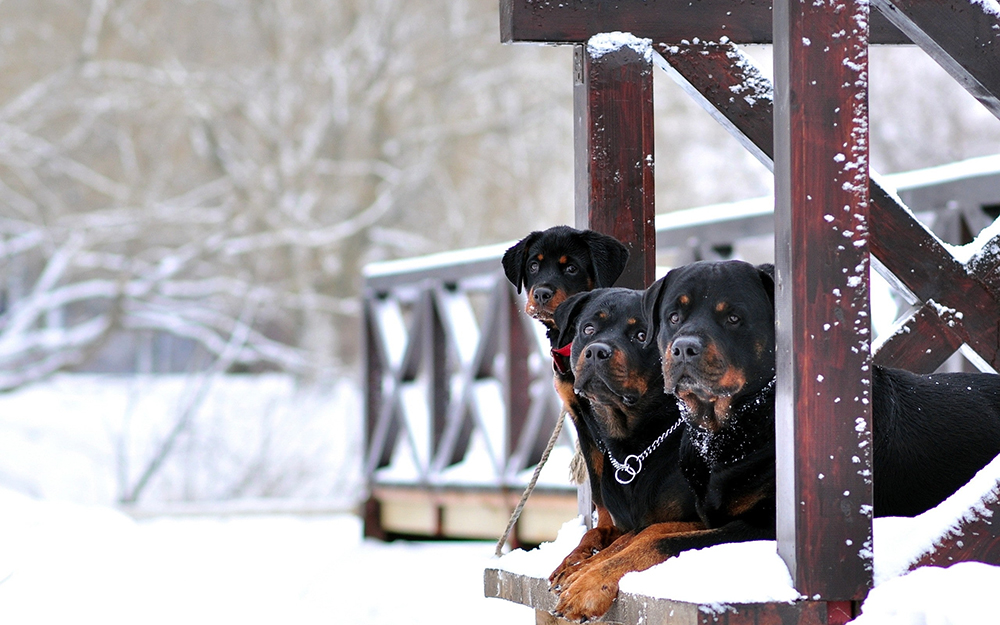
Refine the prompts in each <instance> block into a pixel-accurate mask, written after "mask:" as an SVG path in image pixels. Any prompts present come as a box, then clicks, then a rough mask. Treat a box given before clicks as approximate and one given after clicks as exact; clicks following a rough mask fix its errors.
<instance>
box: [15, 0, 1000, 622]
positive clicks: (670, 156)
mask: <svg viewBox="0 0 1000 625" xmlns="http://www.w3.org/2000/svg"><path fill="white" fill-rule="evenodd" d="M750 53H751V55H753V56H755V57H757V58H759V59H760V60H761V63H762V64H764V65H768V64H769V51H768V50H767V49H766V48H754V49H751V50H750ZM571 66H572V53H571V51H570V49H568V48H556V47H541V46H532V45H525V46H501V45H500V43H499V33H498V11H497V3H496V1H495V0H420V1H416V0H255V1H253V2H244V1H242V0H183V1H165V0H6V1H4V2H0V492H3V493H6V495H5V497H6V499H5V501H7V502H8V504H7V510H8V511H9V510H14V509H18V510H26V509H28V508H27V507H30V505H34V504H29V503H27V502H28V501H32V500H28V499H19V498H18V497H20V495H26V496H29V497H31V498H33V499H35V500H39V499H40V500H48V501H55V500H59V501H68V502H73V503H75V504H87V505H99V506H106V507H115V506H124V507H126V508H127V509H128V510H129V511H131V512H132V513H133V514H135V515H137V516H149V515H155V514H158V513H160V512H163V511H177V510H181V509H185V510H190V509H195V508H196V509H199V510H202V511H212V510H216V511H218V510H229V511H239V510H256V511H261V510H277V511H284V512H289V513H302V512H337V511H340V512H343V511H348V512H349V511H350V510H352V508H353V506H354V505H355V504H356V503H357V502H358V500H359V498H360V497H361V496H362V485H361V483H360V455H361V454H360V453H359V449H360V448H361V446H362V441H361V436H362V435H361V431H362V427H361V401H360V392H359V381H360V379H361V377H362V376H361V372H360V371H359V368H360V358H359V350H360V335H361V333H360V332H359V328H360V323H359V319H358V315H359V311H360V305H359V299H358V297H359V285H360V273H361V268H362V266H363V265H365V264H366V263H368V262H371V261H378V260H385V259H392V258H400V257H407V256H413V255H420V254H425V253H431V252H437V251H443V250H450V249H456V248H465V247H471V246H475V245H481V244H488V243H498V242H502V241H507V240H513V239H516V238H519V237H520V236H522V235H523V234H524V233H526V232H527V231H529V230H530V229H537V228H544V227H547V226H549V225H553V224H557V223H571V222H572V219H573V207H572V201H573V193H572V163H573V154H572V73H571V71H572V68H571ZM871 89H872V93H871V98H872V99H871V115H872V124H871V145H872V159H871V161H872V164H873V167H874V169H876V170H877V171H879V172H880V173H890V172H896V171H902V170H908V169H915V168H920V167H927V166H932V165H937V164H941V163H947V162H950V161H954V160H958V159H963V158H969V157H974V156H979V155H985V154H993V153H998V152H1000V123H998V121H997V120H996V119H995V118H994V117H992V116H991V115H990V114H989V113H988V112H987V111H986V110H985V109H984V108H983V107H982V106H981V105H979V104H978V103H977V102H975V101H974V100H973V99H972V98H971V97H970V96H968V94H966V93H965V92H964V91H962V89H961V88H960V87H959V86H958V85H957V84H956V83H955V82H954V81H952V80H951V79H950V78H949V77H948V76H947V75H946V74H945V73H944V72H943V71H942V70H941V69H940V68H939V67H937V66H936V65H935V64H934V63H933V62H932V61H930V60H929V59H928V58H927V57H926V56H925V55H924V54H923V53H922V52H920V51H919V50H917V49H914V48H891V49H890V48H880V49H873V50H872V65H871ZM655 107H656V110H657V146H656V156H657V206H658V210H659V211H660V212H664V211H670V210H676V209H683V208H691V207H694V206H699V205H702V204H708V203H716V202H725V201H730V200H737V199H742V198H749V197H757V196H761V195H765V194H767V193H768V192H769V190H770V184H771V182H770V175H769V173H768V172H767V171H766V170H765V169H764V168H763V167H762V166H761V165H760V164H759V163H757V162H756V161H755V160H754V159H753V158H752V157H751V156H750V155H749V154H746V153H745V152H744V151H743V150H742V148H740V147H739V146H738V145H737V144H736V142H735V141H733V140H732V139H731V138H730V137H728V135H726V133H725V132H724V131H723V130H722V129H721V128H719V127H717V126H716V124H715V122H714V121H712V120H711V119H710V118H709V117H708V115H706V114H705V113H704V112H703V111H701V110H700V109H699V108H698V107H697V105H695V104H694V103H693V102H692V101H690V100H689V99H688V98H687V97H686V96H685V95H684V94H683V93H682V92H681V90H680V89H679V88H677V87H676V86H675V85H673V84H672V83H671V82H670V81H669V79H668V78H667V77H666V76H665V75H657V77H656V91H655ZM15 493H18V495H15ZM12 502H18V503H16V505H15V503H12ZM185 506H187V508H185ZM191 506H194V507H195V508H191ZM199 506H200V508H199ZM32 509H33V508H32ZM60 510H62V509H60ZM64 512H65V511H64V510H63V512H61V514H62V513H64ZM4 514H5V510H4V508H0V516H3V515H4ZM33 514H34V513H33ZM39 514H40V513H39ZM338 518H339V520H338V521H337V523H340V525H337V526H336V527H338V528H340V529H339V530H336V531H345V530H343V526H344V523H347V527H349V530H346V531H348V533H353V534H352V535H354V539H353V540H354V541H355V543H357V541H358V539H357V537H356V534H357V533H358V532H357V524H356V523H355V522H354V521H345V519H344V518H343V517H338ZM116 522H117V521H116ZM13 527H15V528H16V527H20V526H18V525H17V524H16V523H15V524H14V526H13ZM31 527H36V529H37V524H36V525H32V526H31ZM144 527H145V531H151V530H150V527H154V528H155V527H157V526H155V525H154V526H150V525H146V526H144ZM331 527H332V526H331ZM21 529H22V530H23V529H24V528H23V527H22V528H21ZM25 531H27V530H25ZM291 531H292V532H295V531H298V530H294V529H293V530H291ZM329 531H331V532H333V531H334V529H330V530H329ZM29 533H30V532H29ZM279 533H280V531H279ZM39 536H40V537H42V536H44V534H39ZM16 538H17V535H11V534H10V533H7V532H5V533H4V535H3V536H2V537H0V544H3V543H5V542H6V541H10V540H14V539H16ZM39 541H40V542H46V539H45V538H39ZM249 542H254V541H253V540H250V541H249ZM355 547H357V544H355ZM305 551H306V552H308V548H306V549H305ZM487 552H488V549H487V550H484V551H483V553H484V554H486V553H487ZM0 553H3V552H2V551H0ZM26 553H28V557H29V559H30V558H31V553H30V552H26ZM394 553H395V554H396V555H395V556H393V557H398V555H399V552H394ZM220 557H221V556H220ZM330 557H333V558H334V559H336V558H337V557H340V556H338V555H337V554H336V553H333V555H332V556H330ZM5 566H6V565H5ZM11 566H12V568H11V570H12V571H14V570H16V568H17V567H14V566H13V565H11ZM55 566H59V565H57V564H53V567H55ZM7 573H8V572H7V571H0V578H3V577H4V575H7ZM11 575H13V577H10V578H9V579H8V580H7V581H6V582H0V596H5V597H7V600H9V599H10V597H11V596H12V595H13V591H10V592H7V593H4V592H3V588H4V586H7V587H8V588H10V587H11V586H12V585H13V584H14V583H15V582H16V579H17V576H16V575H15V574H14V573H11ZM29 586H30V584H29ZM472 587H473V588H474V589H475V588H478V586H477V585H476V584H475V583H474V584H472ZM22 590H23V588H22ZM43 594H44V593H43ZM19 596H21V597H25V596H27V597H31V596H33V595H31V594H30V593H29V594H27V595H25V594H23V592H22V593H21V594H20V595H19ZM31 605H34V604H31ZM497 605H499V604H497ZM3 609H4V608H0V610H3ZM26 609H27V608H26ZM333 609H336V608H335V607H334V608H333ZM25 613H26V614H28V613H30V610H28V611H27V612H25ZM369 616H370V615H369ZM523 617H524V618H525V619H528V618H530V613H528V612H525V613H524V615H523ZM25 618H26V619H27V620H24V621H19V622H48V621H46V620H45V619H44V618H42V619H41V620H39V619H37V618H36V619H34V620H32V619H31V618H28V617H25ZM3 620H4V622H8V620H7V619H3ZM445 621H447V619H445ZM11 622H14V621H11ZM343 622H367V621H366V620H365V618H360V620H356V621H354V619H351V618H349V619H348V620H347V621H343ZM373 622H374V621H373ZM414 622H416V621H414Z"/></svg>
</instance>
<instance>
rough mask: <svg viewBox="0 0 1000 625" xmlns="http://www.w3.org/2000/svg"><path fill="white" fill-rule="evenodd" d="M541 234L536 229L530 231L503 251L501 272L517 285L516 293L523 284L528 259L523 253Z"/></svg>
mask: <svg viewBox="0 0 1000 625" xmlns="http://www.w3.org/2000/svg"><path fill="white" fill-rule="evenodd" d="M541 234H542V233H541V232H537V231H536V232H532V233H531V234H529V235H528V236H526V237H524V238H523V239H521V240H520V241H518V242H517V243H516V244H515V245H514V246H513V247H511V248H510V249H508V250H507V251H506V252H504V253H503V259H502V260H501V261H500V262H501V263H502V264H503V272H504V274H506V276H507V279H508V280H510V283H511V284H513V285H514V286H516V287H517V292H518V294H520V293H521V285H523V284H524V266H525V264H526V263H527V260H528V259H527V258H525V254H527V253H528V248H529V247H531V244H532V243H534V242H535V239H537V238H538V237H539V236H540V235H541Z"/></svg>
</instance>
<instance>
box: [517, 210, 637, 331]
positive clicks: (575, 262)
mask: <svg viewBox="0 0 1000 625" xmlns="http://www.w3.org/2000/svg"><path fill="white" fill-rule="evenodd" d="M628 256H629V254H628V248H626V247H625V246H624V245H623V244H622V243H621V242H619V241H618V240H617V239H615V238H613V237H610V236H608V235H606V234H601V233H599V232H594V231H593V230H577V229H576V228H570V227H569V226H554V227H552V228H549V229H547V230H542V231H535V232H532V233H530V234H529V235H528V236H526V237H525V238H523V239H521V240H520V241H518V242H517V244H516V245H514V246H512V247H511V248H510V249H508V250H507V251H506V252H505V253H504V255H503V260H502V264H503V269H504V274H505V275H506V276H507V279H508V280H510V282H511V284H513V285H514V286H515V287H517V292H518V293H520V292H521V288H522V287H523V288H525V289H527V291H528V301H527V304H526V306H525V312H526V313H528V314H529V315H530V316H532V317H534V318H535V319H538V320H539V321H541V322H542V323H544V324H546V325H547V326H548V327H550V328H551V327H553V322H552V315H553V314H554V313H555V309H556V308H558V306H559V304H561V303H562V302H563V301H565V300H566V298H568V297H570V296H571V295H575V294H576V293H582V292H584V291H589V290H591V289H597V288H604V287H610V286H612V285H614V283H615V280H617V279H618V276H620V275H621V273H622V271H624V269H625V264H626V263H627V262H628Z"/></svg>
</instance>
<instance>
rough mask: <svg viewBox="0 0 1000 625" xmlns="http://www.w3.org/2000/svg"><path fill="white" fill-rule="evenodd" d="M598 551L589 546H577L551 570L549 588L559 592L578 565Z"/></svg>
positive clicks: (584, 562)
mask: <svg viewBox="0 0 1000 625" xmlns="http://www.w3.org/2000/svg"><path fill="white" fill-rule="evenodd" d="M597 553H598V552H597V551H596V550H594V549H592V548H590V547H585V548H582V547H577V548H576V549H574V550H573V551H571V552H570V554H569V555H568V556H566V557H565V558H564V559H563V561H562V564H560V565H559V566H557V567H556V570H554V571H552V574H551V575H549V588H550V589H552V590H553V591H554V592H556V593H559V592H560V591H562V589H563V588H564V587H565V586H567V585H568V584H567V582H568V580H569V578H570V577H571V576H572V575H573V574H574V573H576V572H577V571H579V570H580V567H582V566H583V565H585V564H586V563H587V561H588V560H589V559H590V558H591V557H593V556H594V555H595V554H597Z"/></svg>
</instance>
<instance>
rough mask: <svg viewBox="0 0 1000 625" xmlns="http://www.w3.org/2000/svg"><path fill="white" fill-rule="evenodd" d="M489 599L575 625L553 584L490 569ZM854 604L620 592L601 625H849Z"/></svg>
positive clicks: (539, 619)
mask: <svg viewBox="0 0 1000 625" xmlns="http://www.w3.org/2000/svg"><path fill="white" fill-rule="evenodd" d="M483 583H484V587H485V588H484V590H485V594H486V596H487V597H493V598H498V599H506V600H507V601H513V602H514V603H519V604H521V605H525V606H528V607H531V608H534V609H535V623H536V625H549V624H555V623H569V622H570V621H566V620H563V619H560V618H558V617H555V616H553V615H552V614H551V611H552V610H553V609H555V606H556V596H555V595H554V594H553V593H551V592H549V589H548V580H545V579H542V578H537V577H529V576H526V575H520V574H517V573H511V572H510V571H504V570H502V569H497V568H487V569H486V571H485V573H484V576H483ZM851 610H852V603H851V602H850V601H846V602H826V601H797V602H794V603H744V604H732V605H728V604H727V605H720V606H706V605H698V604H694V603H686V602H683V601H672V600H669V599H659V598H655V597H647V596H644V595H635V594H631V593H627V592H620V593H619V594H618V598H617V599H616V600H615V602H614V604H613V605H612V606H611V609H610V610H609V611H608V613H607V614H606V615H604V617H603V618H601V619H600V620H599V621H597V622H601V623H622V624H625V623H629V624H632V623H642V624H643V625H701V624H708V623H712V624H713V625H718V624H721V625H743V624H747V625H757V624H760V625H764V624H767V623H797V624H799V625H812V624H814V623H815V624H817V625H818V624H821V623H822V624H824V625H825V624H827V623H846V622H848V621H849V620H850V619H851V618H853V616H852V612H851Z"/></svg>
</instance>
